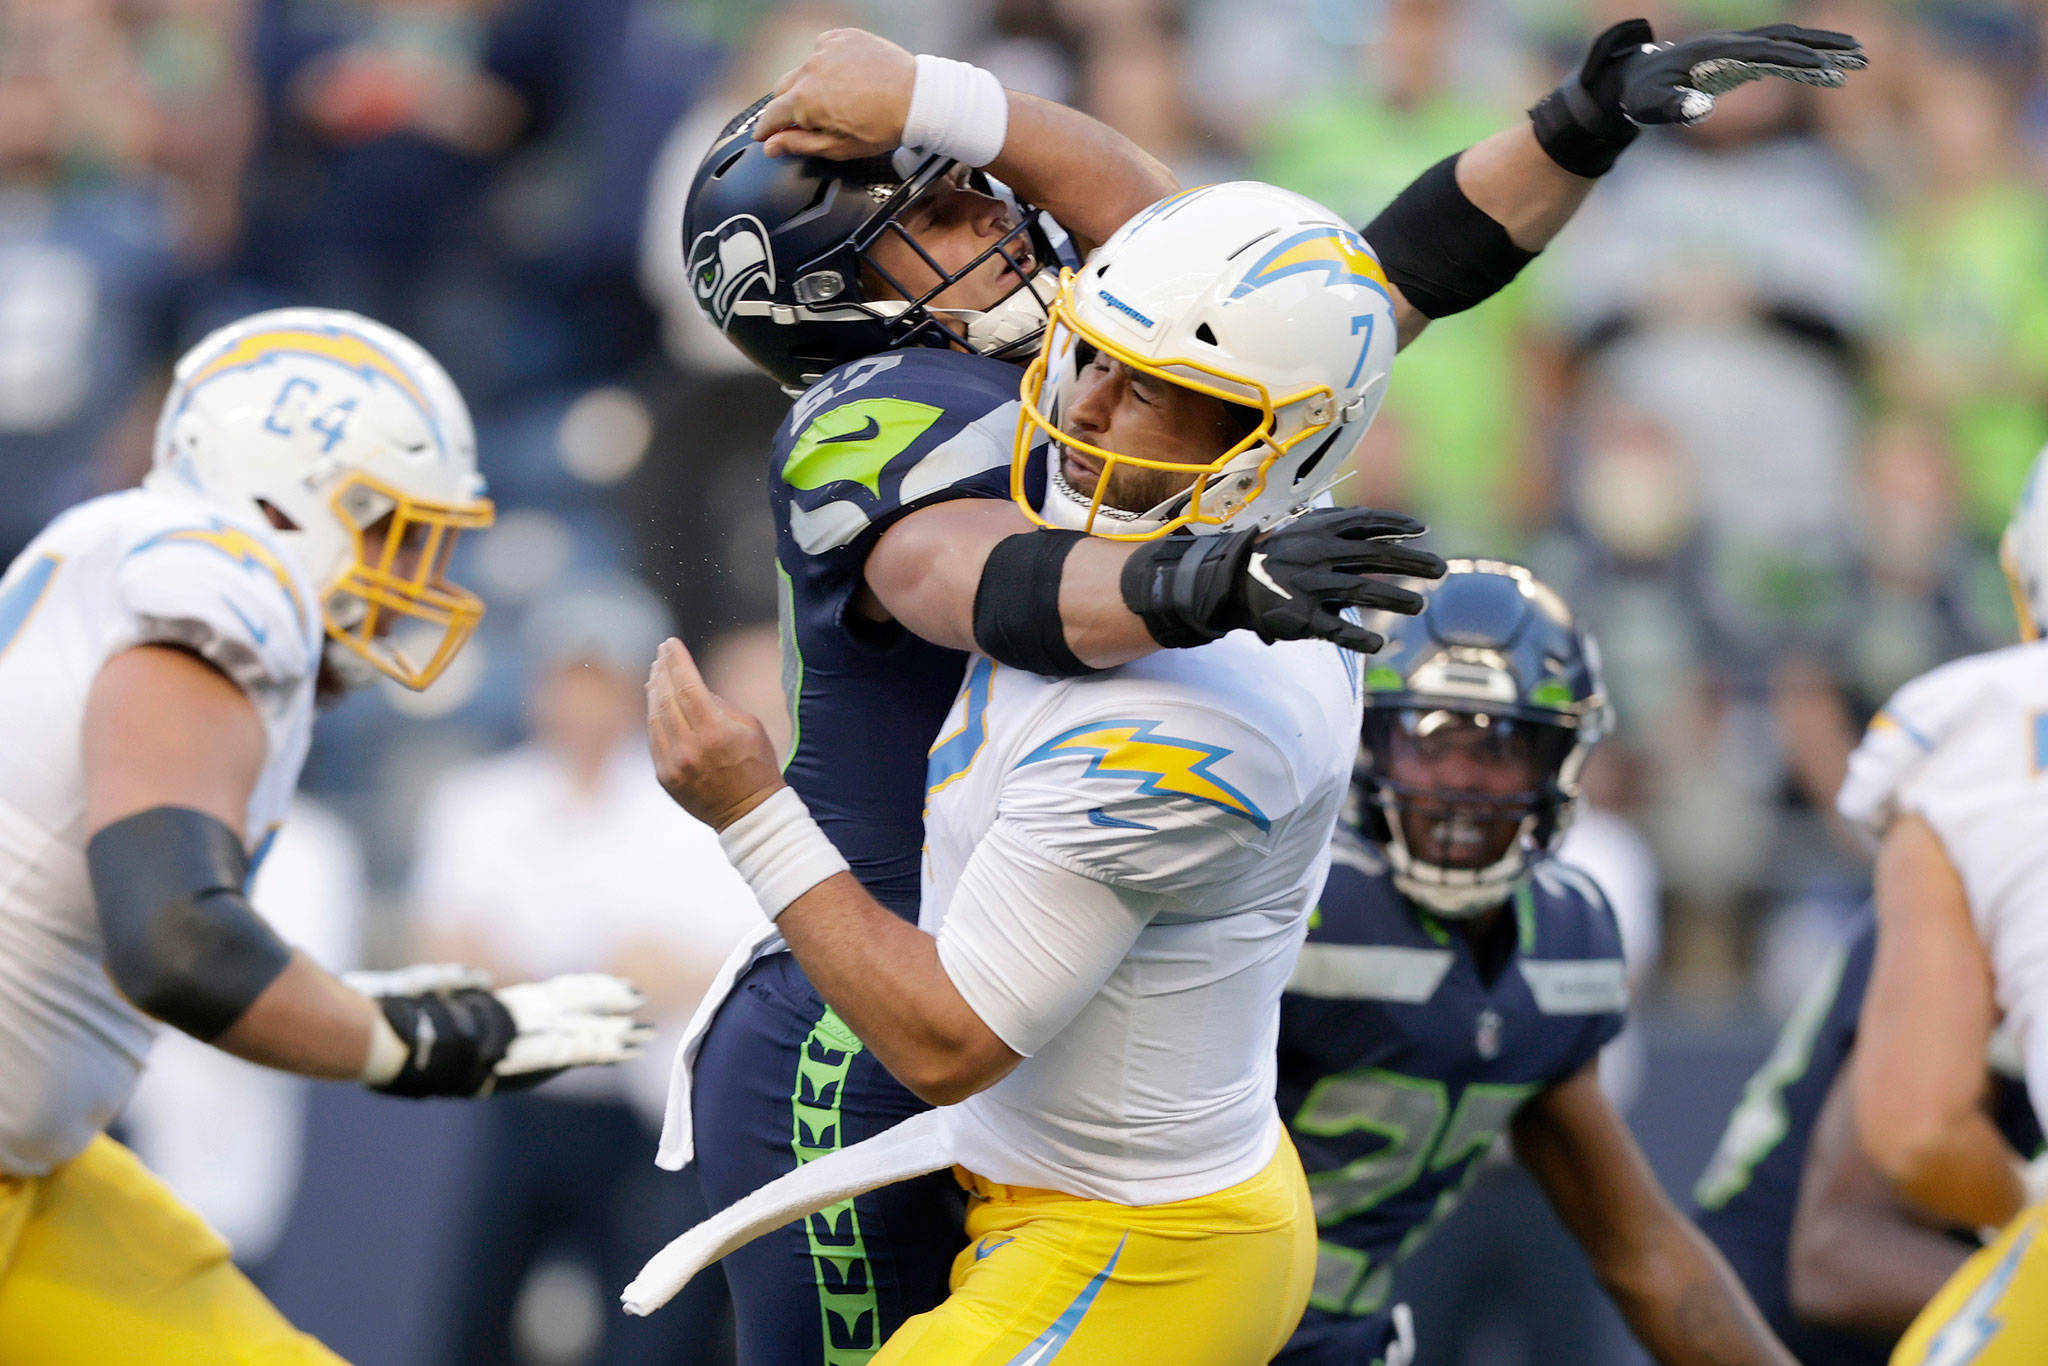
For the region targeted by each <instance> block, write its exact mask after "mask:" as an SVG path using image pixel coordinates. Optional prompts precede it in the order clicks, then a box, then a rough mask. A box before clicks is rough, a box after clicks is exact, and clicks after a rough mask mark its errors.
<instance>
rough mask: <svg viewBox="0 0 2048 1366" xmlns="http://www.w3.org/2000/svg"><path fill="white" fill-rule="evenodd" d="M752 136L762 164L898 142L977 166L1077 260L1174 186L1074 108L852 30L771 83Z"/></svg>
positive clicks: (876, 149) (857, 153)
mask: <svg viewBox="0 0 2048 1366" xmlns="http://www.w3.org/2000/svg"><path fill="white" fill-rule="evenodd" d="M754 136H755V137H756V138H757V139H759V140H761V141H762V142H765V143H766V144H767V150H768V153H769V155H771V156H822V157H831V158H835V159H837V158H848V157H864V156H874V155H876V154H877V153H881V152H889V151H894V150H895V149H896V148H897V147H898V146H899V145H900V146H909V147H915V148H918V149H920V150H922V151H926V152H933V153H939V154H942V155H945V156H950V157H953V158H954V159H956V160H958V161H960V162H961V163H962V164H964V165H968V166H974V167H981V168H985V169H986V170H987V171H988V173H989V174H990V175H992V176H994V177H996V178H997V179H998V180H1000V181H1002V182H1003V183H1004V184H1005V185H1008V186H1009V187H1010V188H1011V189H1012V190H1014V191H1015V192H1016V193H1017V195H1018V196H1019V197H1020V198H1022V199H1024V200H1026V201H1027V202H1029V203H1031V204H1034V205H1036V206H1037V207H1038V208H1040V209H1042V210H1044V211H1045V212H1046V213H1048V214H1051V215H1052V217H1053V220H1054V221H1055V222H1057V223H1058V224H1059V225H1060V226H1061V227H1062V228H1065V229H1066V230H1067V232H1068V233H1069V234H1071V235H1072V236H1073V238H1074V239H1075V242H1076V244H1077V245H1078V246H1079V248H1080V250H1081V251H1083V252H1084V253H1085V252H1086V251H1087V250H1088V249H1089V248H1091V247H1093V246H1094V245H1095V244H1097V243H1099V242H1101V241H1103V240H1105V239H1106V238H1108V236H1109V235H1110V234H1111V233H1113V232H1115V231H1116V230H1117V229H1118V228H1120V227H1122V226H1123V224H1124V222H1125V221H1126V220H1127V219H1129V218H1130V217H1131V216H1132V215H1134V214H1136V213H1137V212H1138V211H1139V210H1140V209H1142V208H1144V207H1145V206H1146V205H1148V204H1150V203H1152V202H1153V201H1155V200H1157V199H1160V198H1163V197H1164V196H1166V195H1169V194H1172V193H1173V192H1174V191H1175V190H1177V189H1179V188H1180V186H1179V184H1178V182H1177V181H1175V179H1174V176H1173V172H1171V171H1169V170H1167V169H1166V167H1165V166H1164V165H1163V164H1162V163H1161V162H1160V161H1159V159H1158V158H1156V157H1154V156H1152V155H1151V154H1150V153H1149V152H1147V151H1145V149H1144V148H1142V147H1140V146H1138V145H1137V144H1136V143H1134V142H1132V141H1131V140H1130V139H1129V138H1127V137H1125V136H1124V135H1123V134H1121V133H1119V132H1117V131H1116V130H1114V129H1112V128H1109V127H1107V126H1106V125H1104V124H1103V123H1101V122H1100V121H1099V120H1096V119H1093V118H1090V117H1089V116H1088V115H1086V114H1083V113H1081V112H1080V111H1079V110H1076V109H1069V108H1067V107H1066V106H1065V105H1060V104H1054V103H1052V102H1051V101H1049V100H1041V99H1039V98H1037V97H1036V96H1033V95H1025V94H1020V93H1018V92H1017V91H1014V90H1010V91H1006V90H1004V89H1003V87H1002V85H1001V84H1000V83H999V82H998V81H997V80H996V78H995V77H994V76H992V75H990V74H989V73H988V72H986V71H983V70H981V69H980V68H978V67H974V66H969V65H968V64H967V63H965V62H955V61H949V60H947V59H946V58H944V57H933V56H928V55H927V56H918V57H912V56H911V54H910V53H908V52H906V51H905V50H904V49H902V48H900V47H898V46H897V45H896V44H894V43H892V42H890V41H888V40H887V39H886V38H879V37H877V36H875V35H874V34H872V33H866V32H863V31H862V30H860V29H833V30H831V31H830V32H827V33H822V34H820V35H818V41H817V45H816V47H815V48H813V49H812V51H811V54H810V55H809V56H808V57H806V58H805V59H804V62H803V64H802V65H801V66H799V67H797V68H796V69H795V70H793V71H790V72H789V73H787V74H786V75H784V76H783V77H782V79H781V80H780V81H778V82H777V83H776V86H775V98H773V99H772V100H770V101H769V102H768V106H767V108H765V109H764V110H762V111H761V119H760V122H759V123H757V124H756V125H755V127H754Z"/></svg>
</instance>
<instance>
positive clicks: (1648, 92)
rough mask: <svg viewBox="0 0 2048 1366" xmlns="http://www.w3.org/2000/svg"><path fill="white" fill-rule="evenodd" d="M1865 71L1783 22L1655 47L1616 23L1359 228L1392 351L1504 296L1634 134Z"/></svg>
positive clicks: (1847, 53)
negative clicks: (1575, 64)
mask: <svg viewBox="0 0 2048 1366" xmlns="http://www.w3.org/2000/svg"><path fill="white" fill-rule="evenodd" d="M1865 65H1867V61H1866V59H1865V57H1864V55H1863V48H1862V46H1861V44H1859V43H1858V42H1857V41H1856V39H1854V38H1852V37H1850V36H1849V35H1848V34H1846V33H1832V32H1828V31H1825V30H1821V29H1808V28H1800V27H1798V26H1796V25H1793V24H1769V25H1766V26H1764V27H1762V28H1754V29H1743V30H1736V31H1729V32H1718V33H1707V34H1702V35H1701V36H1699V37H1697V38H1690V39H1687V40H1686V41H1684V42H1680V43H1659V42H1657V41H1656V40H1655V37H1654V35H1653V34H1652V32H1651V30H1650V25H1649V23H1648V21H1646V20H1642V19H1630V20H1627V21H1625V22H1623V23H1619V24H1616V25H1615V26H1614V27H1612V28H1610V29H1608V30H1607V31H1606V32H1605V33H1602V34H1601V35H1600V36H1599V37H1598V38H1596V39H1595V40H1594V42H1593V46H1592V49H1591V51H1589V52H1588V53H1587V54H1586V60H1585V62H1584V64H1583V65H1582V66H1581V67H1580V68H1579V70H1578V71H1577V72H1576V73H1575V74H1573V75H1572V76H1570V77H1568V78H1566V80H1565V82H1564V84H1562V85H1560V86H1559V87H1558V88H1557V89H1556V90H1554V91H1552V92H1551V93H1550V94H1548V95H1546V96H1544V97H1543V98H1542V99H1541V100H1539V101H1538V102H1537V103H1536V105H1535V107H1534V108H1533V109H1531V110H1530V111H1529V115H1530V117H1529V119H1528V121H1526V122H1518V123H1516V124H1515V125H1514V126H1513V127H1510V128H1505V129H1502V130H1501V131H1500V132H1498V133H1495V134H1494V135H1493V136H1492V137H1490V138H1487V139H1485V140H1484V141H1482V142H1478V143H1475V144H1474V145H1473V146H1471V147H1468V148H1466V149H1465V150H1464V151H1463V152H1460V153H1459V154H1458V155H1456V156H1453V157H1448V158H1446V159H1445V160H1443V161H1441V162H1439V163H1437V164H1436V165H1435V166H1433V167H1431V168H1430V169H1429V170H1427V171H1425V172H1423V173H1422V175H1421V176H1420V177H1418V178H1417V179H1416V181H1415V183H1414V184H1412V185H1410V186H1409V187H1408V188H1407V189H1405V190H1403V191H1402V192H1401V193H1400V194H1399V195H1397V196H1396V197H1395V199H1394V201H1393V202H1392V203H1391V204H1389V205H1388V206H1387V207H1386V208H1385V209H1384V210H1383V211H1381V213H1380V215H1379V217H1377V218H1375V219H1374V220H1373V221H1372V222H1371V223H1369V224H1367V225H1366V226H1365V229H1364V233H1365V239H1366V241H1367V242H1369V243H1370V244H1371V245H1372V248H1373V250H1374V251H1375V252H1377V253H1378V254H1379V258H1380V262H1381V264H1382V265H1384V266H1385V267H1386V270H1387V278H1388V279H1389V280H1390V281H1392V282H1393V284H1394V286H1395V288H1396V290H1397V291H1398V292H1399V297H1398V298H1397V299H1396V307H1395V315H1396V317H1397V318H1398V319H1399V321H1400V328H1401V342H1402V344H1403V345H1406V344H1407V343H1408V342H1411V341H1413V340H1414V339H1415V337H1416V336H1417V335H1418V334H1419V333H1420V332H1421V331H1422V329H1423V328H1424V327H1426V326H1427V325H1428V324H1429V322H1430V321H1431V320H1432V319H1435V318H1442V317H1447V316H1449V315H1450V314H1453V313H1459V312H1462V311H1464V310H1465V309H1468V308H1471V307H1472V306H1473V305H1475V304H1478V303H1480V302H1482V301H1484V300H1486V299H1488V298H1490V297H1492V296H1493V295H1494V294H1496V293H1498V292H1499V291H1500V290H1502V289H1504V288H1506V287H1507V284H1508V282H1509V281H1511V280H1513V279H1514V278H1515V276H1516V275H1517V274H1519V273H1520V272H1521V269H1522V267H1524V266H1526V265H1527V264H1528V263H1529V262H1530V261H1532V260H1534V259H1535V258H1536V254H1537V253H1538V252H1540V251H1542V250H1543V248H1544V247H1545V246H1547V245H1549V243H1550V239H1551V238H1553V237H1555V236H1556V235H1557V233H1558V230H1559V229H1561V228H1562V227H1564V225H1565V223H1566V222H1567V221H1568V220H1569V219H1570V218H1571V216H1572V214H1573V213H1575V212H1576V211H1577V210H1578V207H1579V205H1580V204H1582V203H1584V202H1585V198H1586V196H1587V195H1588V194H1589V193H1591V191H1592V189H1593V182H1594V181H1595V180H1596V179H1598V178H1599V177H1600V176H1603V175H1605V174H1606V173H1607V172H1608V171H1609V170H1610V169H1612V167H1613V166H1614V163H1615V160H1616V158H1618V157H1619V156H1620V155H1621V154H1622V152H1624V151H1626V150H1627V148H1628V146H1629V144H1630V143H1632V142H1634V141H1635V138H1636V134H1637V133H1638V132H1639V131H1641V130H1642V129H1643V128H1646V127H1654V126H1658V125H1670V124H1680V125H1686V126H1690V125H1692V124H1695V123H1698V122H1700V121H1701V120H1702V119H1704V118H1706V117H1707V116H1708V115H1709V114H1711V113H1712V112H1713V109H1714V99H1715V97H1716V96H1718V95H1721V94H1725V93H1726V92H1728V91H1729V90H1732V89H1734V88H1735V87H1736V86H1739V85H1744V84H1747V83H1748V82H1750V81H1754V80H1760V79H1762V78H1764V77H1766V76H1777V77H1781V78H1783V79H1786V80H1792V81H1798V82H1800V83H1801V84H1803V85H1813V86H1822V87H1830V88H1832V87H1836V86H1840V85H1841V84H1842V83H1843V81H1844V80H1845V79H1846V73H1848V72H1851V71H1858V70H1861V69H1862V68H1863V67H1864V66H1865Z"/></svg>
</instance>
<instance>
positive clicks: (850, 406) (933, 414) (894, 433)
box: [782, 398, 945, 493]
mask: <svg viewBox="0 0 2048 1366" xmlns="http://www.w3.org/2000/svg"><path fill="white" fill-rule="evenodd" d="M944 415H945V410H944V409H942V408H934V407H933V406H932V405H931V404H929V403H913V402H911V401H910V400H909V399H907V398H864V399H861V400H859V401H858V402H855V403H842V404H841V405H839V406H838V407H837V408H833V409H830V410H829V411H827V412H822V413H820V414H818V415H817V416H816V417H815V418H813V419H811V425H810V426H808V427H806V428H804V433H803V435H802V436H800V437H798V438H797V439H796V445H795V446H793V447H791V448H790V452H789V458H788V459H787V460H785V461H783V462H782V477H783V479H784V481H786V482H787V483H788V484H789V485H790V487H792V488H799V489H821V488H823V487H825V485H827V484H831V483H836V482H838V481H840V480H851V481H853V482H854V483H857V484H860V485H862V486H864V487H865V488H866V489H867V491H868V492H869V493H880V492H881V486H882V470H883V469H884V468H885V467H886V466H887V465H888V463H889V462H890V461H891V460H894V459H895V458H896V457H897V456H899V455H901V454H903V452H905V451H907V450H909V449H910V447H911V444H912V443H913V442H915V441H916V440H917V439H918V438H919V437H921V436H923V435H924V434H925V432H926V431H928V430H930V428H931V425H932V424H933V423H934V422H937V421H938V420H939V419H940V418H941V417H943V416H944Z"/></svg>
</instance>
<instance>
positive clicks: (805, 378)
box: [683, 99, 1059, 392]
mask: <svg viewBox="0 0 2048 1366" xmlns="http://www.w3.org/2000/svg"><path fill="white" fill-rule="evenodd" d="M766 103H767V101H766V100H765V99H763V100H761V101H758V102H756V103H755V104H754V105H752V106H751V107H750V108H748V109H747V110H746V111H744V112H743V113H741V114H740V115H739V116H738V117H737V118H735V119H734V120H733V121H732V122H731V123H729V124H727V125H726V127H725V129H724V131H723V132H721V133H720V134H719V136H718V138H717V140H716V141H714V142H713V143H712V145H711V150H710V152H709V153H708V154H706V156H705V158H704V160H703V162H702V164H701V165H699V166H698V168H697V175H696V178H695V179H694V180H693V181H692V182H691V185H690V197H689V202H688V205H687V207H686V208H685V209H684V211H683V252H684V255H685V257H686V258H687V260H688V264H689V273H690V283H691V288H692V291H693V293H694V294H695V295H696V299H697V304H698V306H699V307H700V308H702V309H703V310H704V313H705V316H707V317H708V318H710V319H711V322H712V324H713V325H714V326H716V327H717V328H718V329H719V330H720V331H722V332H724V333H725V334H726V336H727V337H729V338H731V340H732V343H733V344H734V345H735V346H737V347H739V349H740V350H741V351H743V352H745V353H746V355H747V358H748V359H749V360H751V361H753V362H754V364H755V365H757V366H758V367H760V368H761V369H762V370H763V371H765V372H767V373H768V374H769V375H770V376H771V377H773V378H774V379H775V380H776V381H778V382H779V383H780V384H781V385H782V386H783V387H784V388H785V389H788V390H790V391H792V392H795V391H800V390H802V389H804V388H806V387H808V386H809V385H810V384H812V383H814V382H815V381H816V380H817V379H818V378H819V377H820V376H822V375H823V374H824V373H825V372H826V371H828V370H831V369H833V368H834V367H835V366H839V365H843V364H845V363H846V362H847V361H851V360H857V359H859V358H860V357H862V356H869V355H873V354H875V353H876V352H879V351H887V350H892V349H894V348H896V347H902V346H939V347H957V348H959V349H961V350H966V351H973V352H975V353H977V354H979V355H984V356H994V357H997V358H999V359H1011V358H1015V359H1018V360H1025V359H1028V358H1029V357H1030V355H1031V354H1032V352H1033V351H1034V350H1035V349H1036V348H1037V345H1038V339H1039V337H1040V335H1041V334H1042V333H1043V332H1044V330H1045V318H1046V310H1047V308H1048V307H1049V306H1050V305H1051V303H1052V299H1053V296H1054V294H1056V293H1057V292H1058V286H1059V279H1058V275H1059V271H1058V266H1059V262H1058V259H1057V257H1056V255H1055V250H1054V247H1053V245H1052V244H1051V242H1050V241H1049V240H1048V239H1047V236H1046V233H1045V230H1044V228H1043V227H1042V226H1041V220H1040V216H1039V214H1038V213H1037V212H1036V211H1035V210H1033V209H1031V208H1030V207H1029V206H1019V213H1018V219H1017V222H1016V223H1015V224H1014V225H1012V226H1010V227H1009V228H1008V229H1007V230H1006V231H1004V232H1003V233H1002V234H1001V235H1000V236H999V237H998V238H997V239H996V240H995V241H994V242H993V243H991V244H990V245H989V246H988V247H987V248H985V249H984V250H983V251H981V252H980V253H979V254H978V255H976V256H975V257H974V258H973V259H972V260H970V261H969V262H967V263H966V264H965V265H964V266H962V267H961V268H960V269H958V270H950V271H949V270H947V269H945V268H944V267H943V266H941V265H940V264H939V262H938V261H937V260H936V259H935V258H934V257H933V255H932V254H931V253H930V252H929V251H927V250H926V249H925V247H924V246H923V245H922V244H921V243H919V242H918V240H917V238H916V237H915V236H914V235H913V234H912V233H911V231H910V230H909V229H908V228H906V227H905V226H904V225H903V223H902V222H901V221H900V220H901V219H902V217H903V215H904V214H905V212H906V211H907V210H909V209H910V208H911V207H912V206H913V205H915V204H916V203H917V202H918V201H919V199H920V198H921V197H923V196H924V195H925V194H927V193H928V192H930V191H931V190H933V189H934V188H935V187H938V186H940V185H941V183H942V182H944V181H946V180H947V179H948V178H949V177H952V176H955V175H956V174H960V172H959V170H958V163H956V162H954V161H952V160H950V159H949V158H946V157H936V156H923V155H921V154H919V153H916V152H898V153H896V154H895V155H894V156H879V157H870V158H866V159H863V160H858V161H828V160H826V159H825V158H823V157H793V156H785V157H771V156H769V155H768V154H767V153H766V151H765V150H764V149H763V144H761V143H759V142H756V141H754V137H753V129H754V124H755V122H756V121H757V120H758V119H759V117H760V113H761V109H762V107H763V106H764V105H765V104H766ZM965 174H966V175H967V176H968V177H969V180H968V184H969V185H971V186H973V187H974V188H976V189H980V190H984V191H987V190H989V189H990V188H991V187H990V185H989V182H988V181H987V180H986V178H985V177H982V176H981V174H980V172H978V171H971V172H966V173H965ZM885 237H893V238H896V239H899V240H900V241H901V242H902V243H904V244H907V246H908V248H909V250H910V251H912V252H914V253H915V254H916V255H917V256H918V257H919V258H921V259H922V260H923V263H924V265H925V266H926V267H927V268H928V269H929V271H930V272H931V274H932V276H934V277H935V278H936V283H933V284H931V285H929V286H928V287H912V286H910V285H908V284H906V283H905V282H904V281H902V280H901V279H899V278H898V277H897V275H895V274H892V273H891V272H890V271H889V270H887V269H886V268H885V267H884V266H882V265H881V264H879V263H878V262H877V260H876V257H875V254H874V251H873V249H874V247H875V246H876V244H877V243H879V242H881V241H882V240H883V239H884V238H885ZM997 258H1000V259H1001V260H1002V261H1003V262H1004V263H1005V264H1006V265H1007V267H1008V271H1009V273H1010V274H1011V275H1013V276H1014V277H1015V279H1016V284H1015V287H1014V288H1013V289H1011V290H1010V291H1009V292H1008V293H1007V294H1006V295H1005V296H1004V297H1003V298H1002V299H1001V300H999V301H998V302H996V303H995V304H993V305H992V306H991V307H989V308H986V309H963V308H954V307H946V306H941V305H940V304H939V303H938V302H937V301H938V299H939V297H940V296H941V295H942V294H944V293H945V292H946V291H947V290H948V289H950V288H952V287H953V286H955V285H956V284H959V283H960V282H961V281H963V280H965V279H966V278H967V277H968V276H970V275H973V274H974V273H975V271H977V270H979V269H981V268H982V267H984V266H986V265H987V264H988V263H989V262H991V261H994V260H996V259H997ZM899 259H901V257H900V254H899ZM892 293H893V294H894V296H895V297H893V298H892V297H887V296H888V295H890V294H892Z"/></svg>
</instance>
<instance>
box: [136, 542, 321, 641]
mask: <svg viewBox="0 0 2048 1366" xmlns="http://www.w3.org/2000/svg"><path fill="white" fill-rule="evenodd" d="M179 544H192V545H203V546H206V547H208V548H209V549H212V550H217V551H219V552H220V553H221V554H223V555H225V556H227V557H228V558H229V559H231V560H233V561H235V562H236V563H237V564H240V565H242V566H243V567H244V568H246V569H263V570H267V571H268V572H269V573H270V576H271V577H272V578H274V579H276V580H277V586H278V587H279V588H282V589H283V590H284V593H285V596H286V597H288V598H290V599H291V603H292V614H293V615H294V616H295V617H297V618H298V619H299V620H301V621H303V620H304V619H305V616H306V613H305V608H304V607H303V606H302V605H301V603H300V601H299V592H298V590H297V589H296V588H294V587H292V579H291V574H290V572H289V571H288V570H286V568H285V567H284V561H282V560H280V559H278V557H277V555H276V553H275V552H274V551H272V550H271V549H270V547H269V546H267V545H265V544H263V542H261V541H259V540H257V539H256V538H255V537H254V536H251V535H250V534H249V533H248V532H246V531H243V530H241V529H240V528H239V527H232V526H229V525H228V524H227V523H226V522H222V521H215V522H213V524H212V526H211V527H208V528H201V527H185V528H183V529H181V530H178V531H163V532H159V533H157V534H156V535H154V536H152V537H150V538H149V539H148V540H146V541H144V542H143V543H142V544H140V545H138V546H136V547H135V549H133V550H131V551H130V552H128V553H129V554H131V555H140V554H141V553H142V552H143V551H145V550H149V549H151V548H153V547H155V546H160V545H179ZM258 643H259V644H260V643H261V641H260V640H259V642H258Z"/></svg>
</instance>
